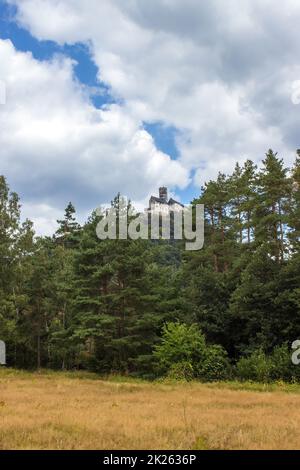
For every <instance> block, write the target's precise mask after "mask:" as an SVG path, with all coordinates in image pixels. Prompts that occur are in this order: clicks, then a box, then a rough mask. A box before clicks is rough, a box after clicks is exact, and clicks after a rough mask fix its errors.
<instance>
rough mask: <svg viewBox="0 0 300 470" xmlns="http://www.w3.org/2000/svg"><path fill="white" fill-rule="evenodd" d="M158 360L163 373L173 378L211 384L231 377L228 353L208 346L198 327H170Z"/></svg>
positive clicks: (164, 329) (158, 353) (156, 349)
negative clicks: (213, 381) (199, 380)
mask: <svg viewBox="0 0 300 470" xmlns="http://www.w3.org/2000/svg"><path fill="white" fill-rule="evenodd" d="M154 357H155V359H156V361H157V366H158V370H159V372H160V373H161V374H164V375H168V376H169V377H170V376H171V377H173V378H178V379H183V378H184V379H187V380H190V379H191V378H198V379H201V380H207V381H211V380H222V379H226V378H229V375H230V364H229V361H228V359H227V353H226V351H225V350H224V349H223V348H222V347H221V346H218V345H214V346H208V345H207V344H206V341H205V337H204V335H203V334H202V332H201V331H200V329H199V327H198V326H197V325H195V324H194V325H186V324H184V323H178V322H177V323H173V322H171V323H167V324H166V325H165V326H164V328H163V334H162V340H161V344H159V345H158V346H156V348H155V350H154Z"/></svg>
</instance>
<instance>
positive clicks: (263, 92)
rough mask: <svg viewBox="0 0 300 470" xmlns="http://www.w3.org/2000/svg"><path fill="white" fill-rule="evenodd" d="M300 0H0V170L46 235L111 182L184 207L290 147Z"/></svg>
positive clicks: (106, 196) (135, 194)
mask: <svg viewBox="0 0 300 470" xmlns="http://www.w3.org/2000/svg"><path fill="white" fill-rule="evenodd" d="M299 19H300V6H299V4H298V2H297V1H296V0H287V1H286V3H285V7H284V9H282V8H281V7H280V6H279V5H274V2H272V8H271V9H270V0H259V1H258V0H245V1H244V2H243V4H242V5H241V4H240V2H238V0H230V1H225V0H212V1H211V2H209V3H208V2H205V3H204V2H199V1H197V0H185V1H183V0H173V1H172V2H168V1H166V0H152V1H151V2H148V1H140V2H135V1H133V0H128V1H126V2H124V1H123V0H102V1H101V2H99V1H97V0H90V1H89V2H84V1H82V0H68V1H67V0H60V1H59V2H58V1H56V0H22V1H20V0H8V1H6V2H5V1H3V0H2V1H1V0H0V80H1V81H2V83H5V86H6V90H7V103H6V105H5V106H1V107H0V125H1V127H0V144H1V146H2V153H1V157H0V158H1V160H0V163H1V166H2V170H1V172H3V173H4V174H5V175H6V176H7V178H8V181H9V183H10V185H11V187H12V189H14V190H16V191H17V192H19V194H20V195H21V197H22V202H23V212H24V214H25V216H28V217H30V218H32V219H33V220H34V221H35V223H36V227H37V230H38V231H39V232H42V233H49V232H51V230H53V229H54V227H55V219H56V218H58V217H60V214H61V212H62V211H63V209H64V207H65V206H66V204H67V202H68V201H69V200H72V201H73V202H74V203H75V205H76V206H77V209H78V214H79V217H80V218H81V219H82V220H84V218H86V216H87V214H88V213H89V212H90V211H91V210H92V209H93V208H94V207H95V206H97V205H99V204H101V203H106V202H108V201H110V200H111V199H112V198H113V196H114V194H115V193H116V192H118V191H121V192H122V193H123V194H124V195H127V196H129V197H130V198H131V199H132V200H133V201H134V202H135V203H136V205H137V207H138V208H143V207H144V206H145V205H146V204H147V199H148V197H149V196H150V195H151V194H155V193H156V192H157V188H158V186H160V185H166V186H168V188H169V191H170V193H171V194H172V195H173V197H176V198H178V199H180V200H181V201H182V202H184V203H188V202H189V201H190V200H192V199H193V198H194V197H196V196H198V195H199V192H200V188H201V185H203V184H204V182H205V181H207V180H209V179H210V178H215V177H216V176H217V174H218V172H219V171H222V172H225V173H230V172H232V171H233V168H234V165H235V163H236V161H239V162H240V163H241V164H243V162H244V161H245V160H246V159H247V158H251V159H252V160H254V161H255V162H256V163H257V164H260V162H261V160H262V158H263V157H264V153H265V152H266V151H267V150H268V148H269V147H273V148H274V150H276V151H278V152H279V154H280V155H281V156H282V157H283V158H284V159H285V161H286V162H287V164H292V162H293V159H294V155H295V149H296V148H298V147H299V139H298V135H299V112H300V111H299V106H296V105H295V104H294V103H293V102H292V100H291V94H292V90H293V87H294V86H295V83H297V81H298V80H299V79H300V65H299V63H298V50H299V44H298V43H299V33H298V25H299Z"/></svg>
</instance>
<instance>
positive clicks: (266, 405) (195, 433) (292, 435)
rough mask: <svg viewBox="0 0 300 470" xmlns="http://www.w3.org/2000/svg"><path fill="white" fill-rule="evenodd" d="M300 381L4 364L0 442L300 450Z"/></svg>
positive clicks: (13, 445)
mask: <svg viewBox="0 0 300 470" xmlns="http://www.w3.org/2000/svg"><path fill="white" fill-rule="evenodd" d="M299 448H300V386H298V385H290V386H288V385H283V384H281V385H280V384H278V385H273V386H263V385H254V384H243V385H241V384H238V383H228V384H208V385H206V384H198V383H187V384H183V383H182V384H181V383H178V384H174V383H146V382H139V381H136V382H134V381H132V380H126V379H123V380H121V379H117V378H115V379H114V378H112V379H111V380H100V379H99V378H98V377H97V376H94V375H92V374H73V375H72V374H62V373H61V374H60V373H48V372H43V373H41V374H29V373H23V372H14V371H10V370H4V369H0V449H122V450H123V449H149V450H152V449H194V450H196V449H200V450H201V449H203V450H205V449H299Z"/></svg>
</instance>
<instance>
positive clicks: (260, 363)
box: [236, 350, 272, 382]
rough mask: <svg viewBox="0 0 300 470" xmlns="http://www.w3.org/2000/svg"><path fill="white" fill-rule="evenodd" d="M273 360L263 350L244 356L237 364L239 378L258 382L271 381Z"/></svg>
mask: <svg viewBox="0 0 300 470" xmlns="http://www.w3.org/2000/svg"><path fill="white" fill-rule="evenodd" d="M271 371H272V362H271V360H270V358H268V357H267V356H266V355H265V353H264V352H263V351H262V350H257V351H254V352H253V353H252V354H251V355H250V356H248V357H242V358H241V359H240V360H239V361H238V363H237V364H236V372H237V376H238V378H240V379H242V380H253V381H258V382H269V381H270V379H271Z"/></svg>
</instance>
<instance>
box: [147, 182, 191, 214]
mask: <svg viewBox="0 0 300 470" xmlns="http://www.w3.org/2000/svg"><path fill="white" fill-rule="evenodd" d="M183 209H184V205H183V204H181V203H180V202H178V201H175V199H172V198H170V199H169V200H168V189H167V188H166V187H164V186H163V187H161V188H159V197H156V196H151V198H150V200H149V207H148V208H147V209H146V212H148V213H159V214H169V213H170V212H180V211H182V210H183Z"/></svg>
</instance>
